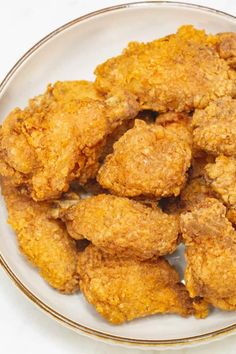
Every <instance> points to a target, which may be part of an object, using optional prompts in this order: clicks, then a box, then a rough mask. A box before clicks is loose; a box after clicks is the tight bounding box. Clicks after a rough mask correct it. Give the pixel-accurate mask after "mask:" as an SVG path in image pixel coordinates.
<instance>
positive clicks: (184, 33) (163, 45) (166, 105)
mask: <svg viewBox="0 0 236 354" xmlns="http://www.w3.org/2000/svg"><path fill="white" fill-rule="evenodd" d="M95 74H96V86H97V88H98V89H99V90H100V91H101V92H102V93H104V94H107V93H109V92H110V91H111V90H113V89H114V87H117V88H122V87H125V88H126V89H127V90H128V91H129V92H131V93H132V94H134V95H135V96H136V98H137V100H138V102H139V103H140V106H141V108H142V109H152V110H156V111H158V112H166V111H169V110H170V111H173V110H174V111H179V112H182V111H191V110H193V109H194V108H204V107H206V106H207V105H208V103H209V102H210V101H211V100H214V99H216V98H218V97H222V96H226V95H228V96H233V95H235V76H236V75H235V73H234V72H233V70H231V69H230V68H229V66H228V65H227V62H226V61H225V60H224V59H221V58H220V57H219V55H218V53H217V51H216V49H215V46H214V45H212V44H211V43H210V40H209V39H208V37H207V35H206V34H205V32H204V31H199V30H196V29H195V28H193V27H192V26H183V27H181V28H180V29H179V30H178V31H177V33H176V34H175V35H170V36H167V37H164V38H162V39H159V40H155V41H153V42H150V43H146V44H144V43H138V42H131V43H129V45H128V47H127V48H126V49H125V50H124V51H123V53H122V54H121V55H119V56H117V57H114V58H111V59H109V60H107V61H106V62H105V63H103V64H101V65H99V66H98V67H97V69H96V70H95Z"/></svg>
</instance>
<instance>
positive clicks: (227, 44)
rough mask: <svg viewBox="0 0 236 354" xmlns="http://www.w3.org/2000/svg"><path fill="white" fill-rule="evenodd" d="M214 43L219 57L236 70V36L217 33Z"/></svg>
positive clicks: (230, 33)
mask: <svg viewBox="0 0 236 354" xmlns="http://www.w3.org/2000/svg"><path fill="white" fill-rule="evenodd" d="M214 42H215V43H214V44H215V48H216V51H217V52H218V53H219V56H220V57H221V58H222V59H224V60H226V62H227V63H228V65H229V66H230V67H231V68H233V69H236V34H235V33H233V32H223V33H218V34H217V35H216V36H215V38H214Z"/></svg>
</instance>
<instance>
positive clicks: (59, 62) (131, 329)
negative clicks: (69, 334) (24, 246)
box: [0, 1, 236, 349]
mask: <svg viewBox="0 0 236 354" xmlns="http://www.w3.org/2000/svg"><path fill="white" fill-rule="evenodd" d="M186 23H189V24H193V25H195V26H196V27H198V28H205V29H206V30H207V31H209V32H212V33H215V32H223V31H235V32H236V19H235V18H234V17H233V16H230V15H227V14H224V13H222V12H219V11H215V10H211V9H207V8H203V7H200V6H193V5H188V4H181V3H168V2H165V1H163V2H162V1H160V2H152V1H150V2H144V3H136V4H127V5H120V6H116V7H111V8H108V9H104V10H101V11H97V12H95V13H92V14H89V15H87V16H83V17H82V18H79V19H76V20H74V21H72V22H70V23H68V24H66V25H65V26H63V27H61V28H59V29H57V30H56V31H54V32H53V33H51V34H50V35H48V36H47V37H46V38H44V39H43V40H41V41H40V42H39V43H38V44H36V45H35V46H34V47H33V48H32V49H31V50H30V51H29V52H27V53H26V54H25V55H24V57H23V58H22V59H20V61H19V62H18V63H17V64H16V65H15V66H14V68H13V69H12V70H11V71H10V73H9V74H8V75H7V77H6V78H5V80H4V81H3V83H2V84H1V86H0V120H1V121H2V120H3V119H4V118H5V116H6V114H7V113H8V112H9V111H10V110H11V109H12V108H14V107H16V106H20V107H24V105H26V103H27V100H28V98H29V97H33V96H35V95H37V94H38V93H40V92H42V91H44V89H45V87H46V85H47V84H48V83H49V82H54V81H56V80H74V79H89V80H91V79H93V70H94V68H95V67H96V66H97V64H99V63H101V62H103V61H104V60H105V59H107V58H109V57H111V56H114V55H116V54H118V53H120V51H121V50H122V49H123V48H124V47H125V46H126V45H127V43H128V42H129V41H131V40H138V41H150V40H153V39H155V38H158V37H161V36H164V35H167V34H170V33H172V32H175V31H176V29H177V28H178V27H179V26H180V25H182V24H186ZM0 215H1V217H0V235H1V236H0V253H1V256H0V260H1V263H2V265H3V267H4V268H5V270H6V271H7V272H8V274H9V275H10V276H11V277H12V279H13V280H14V281H15V283H16V285H17V286H18V287H19V288H20V289H21V290H22V291H23V292H24V293H25V294H26V295H27V296H28V297H29V298H30V299H31V300H32V301H33V302H34V303H35V304H37V305H38V306H39V307H40V308H41V309H43V310H45V311H46V312H47V313H48V314H50V315H51V316H53V318H55V319H57V320H59V321H60V322H61V323H63V324H65V325H67V326H69V327H70V328H71V329H74V330H76V331H78V332H79V333H84V334H87V335H89V336H91V337H94V338H96V339H100V340H104V341H105V340H106V341H110V342H112V343H115V344H122V345H126V346H128V345H129V346H136V347H139V348H145V349H153V348H158V349H167V348H180V347H183V346H190V345H194V344H195V345H196V344H199V343H202V342H205V341H208V340H213V339H216V338H219V337H222V335H228V334H230V333H233V332H234V331H235V330H236V312H229V313H227V312H220V311H217V310H215V311H214V312H212V313H211V315H210V316H209V317H208V318H207V319H205V320H196V319H194V318H189V319H182V318H180V317H177V316H174V315H168V316H159V315H156V316H152V317H148V318H145V319H140V320H136V321H133V322H130V323H128V324H124V325H122V326H112V325H109V324H108V323H107V322H105V321H104V320H103V319H102V318H101V317H100V316H99V315H98V314H97V313H96V312H95V311H94V309H93V308H92V307H91V306H90V305H89V304H88V303H87V302H86V301H85V299H84V298H83V296H82V294H77V295H73V296H65V295H61V294H59V293H58V292H56V291H54V290H53V289H52V288H50V287H49V286H48V285H47V284H46V283H45V282H44V280H43V279H42V278H41V277H40V276H39V274H38V272H37V270H35V269H34V268H32V267H31V266H30V265H29V263H28V262H27V261H26V260H25V259H24V258H23V257H22V256H21V254H20V252H19V250H18V247H17V243H16V239H15V235H14V233H13V232H12V231H11V229H10V227H9V226H8V225H7V214H6V210H5V206H4V202H3V200H2V199H1V201H0ZM178 257H179V254H178V252H177V254H176V255H175V256H173V257H172V262H173V263H175V262H176V259H177V258H178ZM182 267H183V262H182Z"/></svg>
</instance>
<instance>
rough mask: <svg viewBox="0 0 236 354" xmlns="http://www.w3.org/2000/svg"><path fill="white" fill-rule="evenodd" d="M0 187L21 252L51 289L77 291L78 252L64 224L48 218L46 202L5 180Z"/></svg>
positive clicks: (66, 291)
mask: <svg viewBox="0 0 236 354" xmlns="http://www.w3.org/2000/svg"><path fill="white" fill-rule="evenodd" d="M1 186H2V193H3V195H4V198H5V201H6V204H7V209H8V222H9V224H10V225H11V226H12V228H13V229H14V230H15V232H16V235H17V240H18V242H19V247H20V250H21V252H22V253H23V254H24V256H25V257H26V258H27V259H28V260H29V261H30V262H31V264H32V265H34V266H36V267H37V268H38V269H39V271H40V274H41V275H42V277H43V278H44V279H45V280H46V281H47V282H48V283H49V284H50V285H51V286H52V287H53V288H55V289H57V290H59V291H61V292H63V293H66V294H70V293H74V292H75V291H77V290H78V288H79V279H78V274H77V270H76V267H77V260H78V252H77V248H76V243H75V241H74V240H72V239H71V238H70V236H69V235H68V233H67V231H66V228H65V226H64V225H63V224H62V222H60V221H56V220H52V219H50V218H49V216H48V213H49V212H50V206H49V204H47V203H46V202H41V203H36V202H34V201H32V200H30V199H28V198H27V197H26V196H24V195H22V194H21V193H20V192H19V191H18V190H17V189H16V188H14V187H12V186H11V185H10V184H9V182H7V181H6V180H5V179H4V180H2V181H1Z"/></svg>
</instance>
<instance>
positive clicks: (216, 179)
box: [205, 155, 236, 208]
mask: <svg viewBox="0 0 236 354" xmlns="http://www.w3.org/2000/svg"><path fill="white" fill-rule="evenodd" d="M205 178H206V181H207V183H208V184H209V186H210V187H211V188H212V190H214V191H215V193H217V195H218V196H219V197H220V198H221V199H222V201H223V202H224V203H225V204H226V205H227V206H228V207H233V208H236V160H235V158H233V157H227V156H223V155H221V156H218V157H217V158H216V160H215V163H210V164H207V165H206V167H205Z"/></svg>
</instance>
